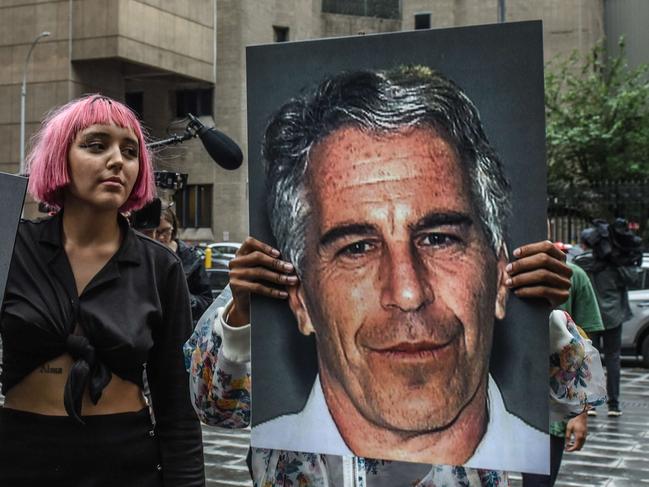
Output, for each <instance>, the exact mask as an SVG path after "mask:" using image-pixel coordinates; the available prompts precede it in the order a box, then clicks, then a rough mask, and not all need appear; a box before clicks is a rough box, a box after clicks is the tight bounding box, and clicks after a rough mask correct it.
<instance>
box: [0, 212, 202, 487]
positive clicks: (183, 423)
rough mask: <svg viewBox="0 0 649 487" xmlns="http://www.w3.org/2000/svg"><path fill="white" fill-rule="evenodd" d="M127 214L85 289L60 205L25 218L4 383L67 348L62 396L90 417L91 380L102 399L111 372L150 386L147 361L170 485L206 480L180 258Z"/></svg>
mask: <svg viewBox="0 0 649 487" xmlns="http://www.w3.org/2000/svg"><path fill="white" fill-rule="evenodd" d="M119 224H120V228H121V230H122V234H123V237H124V238H123V241H122V243H121V245H120V247H119V249H118V251H117V252H116V253H115V255H114V256H113V257H112V258H111V259H110V260H109V261H108V263H107V264H106V265H105V266H104V267H103V268H102V269H101V270H100V271H99V272H98V273H97V274H96V275H95V276H94V277H93V278H92V280H91V281H90V282H89V283H88V285H87V286H86V288H85V289H84V290H83V292H82V293H81V295H80V296H79V295H77V289H76V284H75V280H74V275H73V273H72V269H71V267H70V263H69V261H68V258H67V255H66V253H65V249H64V247H63V243H62V212H59V214H57V215H55V216H54V217H51V218H46V219H42V220H38V221H35V222H31V221H22V222H21V224H20V227H19V230H18V235H17V237H16V244H15V249H14V254H13V257H12V262H11V267H10V271H9V277H8V280H7V288H6V293H5V300H4V304H3V308H2V314H1V316H0V332H1V333H2V345H3V361H4V363H3V370H2V375H1V376H0V380H2V390H3V392H6V391H7V390H9V389H10V388H11V387H13V386H14V385H16V384H17V383H18V382H20V381H21V380H22V379H23V378H24V377H25V376H27V375H28V374H29V373H30V372H32V371H33V370H34V369H36V368H37V367H39V366H40V365H42V364H43V363H45V362H47V361H49V360H52V359H54V358H56V357H58V356H60V355H62V354H64V353H69V354H70V355H71V356H72V357H73V359H74V360H75V362H74V365H73V366H72V369H71V371H70V375H69V377H68V379H67V383H66V387H65V391H64V402H65V407H66V410H67V411H68V414H70V415H71V416H75V417H77V418H78V419H82V418H80V414H81V400H82V396H83V392H84V390H85V389H86V388H87V389H88V391H89V393H90V397H91V399H92V400H93V401H94V402H97V401H98V400H99V398H100V397H101V392H102V390H103V389H104V387H106V385H107V384H108V382H109V381H110V378H111V373H114V374H116V375H117V376H119V377H121V378H123V379H126V380H129V381H131V382H133V383H135V384H137V385H139V386H141V387H142V385H143V378H142V373H143V371H144V368H146V373H147V379H148V382H149V387H150V389H151V398H152V402H153V410H154V413H155V418H156V430H157V432H158V438H159V441H160V446H161V453H162V459H163V474H164V478H165V485H171V486H174V487H175V486H181V485H182V486H198V485H204V479H203V456H202V440H201V430H200V423H199V422H198V420H197V418H196V415H195V413H194V411H193V409H192V407H191V404H190V401H189V394H188V376H187V373H186V372H185V367H184V359H183V355H182V345H183V343H184V342H185V341H186V340H187V338H188V337H189V336H190V334H191V331H192V326H191V312H190V304H189V293H188V290H187V283H186V280H185V275H184V273H183V269H182V265H181V263H180V261H179V259H178V258H177V256H176V255H175V254H174V253H173V252H171V251H170V250H169V249H167V248H166V247H165V246H163V245H161V244H159V243H157V242H155V241H153V240H151V239H149V238H147V237H145V236H143V235H141V234H139V233H136V232H135V231H133V230H132V229H131V228H129V226H128V223H127V222H126V220H125V219H124V218H123V217H121V216H120V217H119ZM75 329H76V330H77V331H76V332H75Z"/></svg>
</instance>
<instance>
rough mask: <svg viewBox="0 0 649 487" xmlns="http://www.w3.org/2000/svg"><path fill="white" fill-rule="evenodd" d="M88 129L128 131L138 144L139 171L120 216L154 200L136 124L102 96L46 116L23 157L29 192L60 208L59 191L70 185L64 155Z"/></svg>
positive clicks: (126, 111) (148, 160)
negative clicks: (27, 154)
mask: <svg viewBox="0 0 649 487" xmlns="http://www.w3.org/2000/svg"><path fill="white" fill-rule="evenodd" d="M91 125H116V126H118V127H122V128H126V129H131V130H132V131H133V133H134V134H135V136H136V137H137V140H138V144H139V163H140V170H139V172H138V176H137V180H136V181H135V185H134V186H133V190H132V191H131V194H130V195H129V197H128V200H126V203H124V205H122V207H121V208H120V209H119V210H120V211H122V212H125V211H133V210H137V209H139V208H142V207H143V206H144V205H146V204H147V203H148V202H149V201H151V200H152V199H153V197H154V196H155V184H154V182H153V167H152V157H151V153H150V152H149V150H148V149H147V146H146V139H145V135H144V132H143V130H142V127H141V125H140V122H139V121H138V119H137V117H136V116H135V114H134V113H133V112H132V111H131V110H130V109H129V108H128V107H127V106H126V105H124V104H122V103H120V102H118V101H115V100H112V99H110V98H107V97H105V96H102V95H97V94H95V95H88V96H84V97H82V98H79V99H77V100H73V101H71V102H69V103H66V104H65V105H63V106H61V107H59V108H56V109H54V110H53V111H52V112H50V113H49V114H48V115H47V117H46V118H45V120H43V123H42V125H41V129H40V130H39V131H38V132H37V134H36V135H35V136H34V139H33V149H32V150H31V152H30V153H29V156H28V157H27V168H28V170H29V185H28V188H29V192H30V193H31V195H32V196H33V197H34V198H35V199H36V200H37V201H42V202H44V203H46V204H48V205H49V206H53V207H56V208H63V189H64V188H65V187H66V186H67V185H68V184H69V183H70V173H69V171H68V153H69V152H70V146H71V145H72V143H73V142H74V140H75V139H76V137H77V134H78V133H79V132H80V131H82V130H84V129H86V128H88V127H90V126H91Z"/></svg>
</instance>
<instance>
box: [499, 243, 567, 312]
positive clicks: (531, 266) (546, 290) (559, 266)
mask: <svg viewBox="0 0 649 487" xmlns="http://www.w3.org/2000/svg"><path fill="white" fill-rule="evenodd" d="M514 257H515V258H516V260H514V261H513V262H510V263H509V264H508V265H507V268H506V271H507V274H508V278H507V279H506V280H505V285H506V286H507V287H508V288H510V289H512V290H513V291H514V294H515V295H516V296H518V297H520V298H543V299H546V300H547V301H548V303H550V305H551V306H552V307H553V308H556V307H557V306H559V305H560V304H561V303H564V302H565V301H566V300H567V299H568V296H570V276H572V270H571V269H570V267H568V266H567V265H566V254H564V253H563V252H562V251H561V250H559V249H558V248H556V247H555V246H554V244H553V243H552V242H550V241H549V240H545V241H543V242H536V243H533V244H529V245H523V246H522V247H519V248H517V249H516V250H514Z"/></svg>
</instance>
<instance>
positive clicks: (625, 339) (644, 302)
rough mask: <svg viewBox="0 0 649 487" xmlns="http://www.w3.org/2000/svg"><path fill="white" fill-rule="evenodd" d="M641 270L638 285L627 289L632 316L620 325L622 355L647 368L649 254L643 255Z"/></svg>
mask: <svg viewBox="0 0 649 487" xmlns="http://www.w3.org/2000/svg"><path fill="white" fill-rule="evenodd" d="M641 269H642V271H641V272H642V275H641V278H640V283H639V285H638V286H637V287H635V288H631V289H629V304H630V306H631V313H632V316H631V318H630V319H629V320H628V321H625V322H624V323H623V324H622V355H626V356H629V355H631V356H635V357H638V358H641V360H642V364H643V366H644V367H647V368H649V253H645V254H643V256H642V266H641Z"/></svg>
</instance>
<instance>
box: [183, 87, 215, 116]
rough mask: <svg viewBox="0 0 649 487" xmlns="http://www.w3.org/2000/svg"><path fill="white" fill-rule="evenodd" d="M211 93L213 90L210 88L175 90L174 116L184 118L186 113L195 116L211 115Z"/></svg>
mask: <svg viewBox="0 0 649 487" xmlns="http://www.w3.org/2000/svg"><path fill="white" fill-rule="evenodd" d="M213 93H214V90H213V89H212V88H205V89H198V90H178V91H176V116H177V117H178V118H184V117H186V116H187V114H188V113H191V114H192V115H196V116H197V117H200V116H203V115H213V113H212V97H213Z"/></svg>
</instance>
